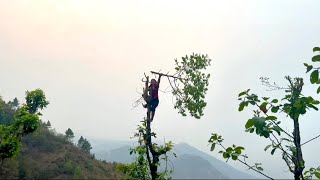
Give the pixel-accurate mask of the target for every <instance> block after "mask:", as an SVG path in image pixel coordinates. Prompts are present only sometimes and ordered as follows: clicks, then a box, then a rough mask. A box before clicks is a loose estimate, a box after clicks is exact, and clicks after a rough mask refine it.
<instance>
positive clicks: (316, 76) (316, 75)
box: [310, 70, 319, 84]
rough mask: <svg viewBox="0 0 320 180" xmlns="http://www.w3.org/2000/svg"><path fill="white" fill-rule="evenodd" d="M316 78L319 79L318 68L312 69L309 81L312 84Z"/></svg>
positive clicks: (316, 80) (315, 81)
mask: <svg viewBox="0 0 320 180" xmlns="http://www.w3.org/2000/svg"><path fill="white" fill-rule="evenodd" d="M318 80H319V71H318V70H314V71H312V73H311V75H310V82H311V83H312V84H314V83H317V82H318Z"/></svg>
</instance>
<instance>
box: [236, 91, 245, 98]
mask: <svg viewBox="0 0 320 180" xmlns="http://www.w3.org/2000/svg"><path fill="white" fill-rule="evenodd" d="M245 94H247V91H243V92H241V93H239V95H238V97H241V96H243V95H245Z"/></svg>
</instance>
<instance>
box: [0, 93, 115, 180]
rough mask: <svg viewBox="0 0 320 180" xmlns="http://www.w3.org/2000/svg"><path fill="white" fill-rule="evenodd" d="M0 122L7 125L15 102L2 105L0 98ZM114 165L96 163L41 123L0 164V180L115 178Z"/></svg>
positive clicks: (13, 110) (15, 107)
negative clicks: (18, 147)
mask: <svg viewBox="0 0 320 180" xmlns="http://www.w3.org/2000/svg"><path fill="white" fill-rule="evenodd" d="M0 100H1V101H0V102H1V104H0V121H1V126H2V127H4V125H3V124H6V125H10V124H12V123H13V122H14V121H15V120H14V117H13V116H14V114H15V111H16V110H17V109H18V104H19V103H18V101H17V100H16V99H15V100H14V101H13V102H15V103H13V102H8V103H6V102H5V101H3V100H2V99H0ZM115 166H116V164H115V163H107V162H105V161H104V162H102V161H98V160H96V159H95V157H94V155H92V154H90V153H88V152H87V151H84V150H83V149H81V148H79V147H77V146H76V145H74V144H73V143H72V142H70V139H68V138H67V136H66V135H63V134H59V133H57V132H55V130H53V129H51V127H50V123H44V122H41V124H40V126H39V128H38V129H37V130H36V131H35V132H34V133H32V134H29V135H27V136H24V137H23V138H22V146H21V147H20V152H19V153H18V154H17V155H16V156H15V157H13V158H11V159H4V160H3V162H2V165H1V171H0V172H1V175H0V178H1V179H17V178H19V179H72V178H75V179H116V178H117V179H118V178H120V174H119V173H117V172H116V171H115Z"/></svg>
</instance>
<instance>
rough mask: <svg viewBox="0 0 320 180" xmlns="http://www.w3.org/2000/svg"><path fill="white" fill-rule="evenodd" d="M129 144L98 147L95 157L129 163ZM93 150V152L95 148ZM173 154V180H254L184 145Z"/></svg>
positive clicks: (176, 148)
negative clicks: (103, 149)
mask: <svg viewBox="0 0 320 180" xmlns="http://www.w3.org/2000/svg"><path fill="white" fill-rule="evenodd" d="M129 144H132V143H128V144H127V145H124V146H121V147H117V148H115V149H112V150H109V151H101V147H100V148H99V147H98V149H100V151H99V152H97V153H96V157H97V158H98V159H103V160H106V161H111V162H112V161H115V162H119V163H130V162H132V161H133V160H134V158H135V156H130V154H129V149H130V147H131V146H129ZM93 148H94V149H93V152H95V147H93ZM173 152H174V153H176V154H177V158H175V157H174V156H173V155H169V156H170V157H169V159H170V161H171V162H172V166H173V168H174V169H173V170H174V171H173V173H172V177H173V178H174V179H256V177H252V176H250V175H248V174H246V173H244V172H241V171H239V170H237V169H235V168H233V167H232V166H230V165H228V164H227V163H225V162H223V161H220V160H218V159H216V158H214V157H213V156H211V155H209V154H206V153H204V152H202V151H200V150H198V149H196V148H194V147H192V146H190V145H188V144H186V143H180V144H177V145H175V147H174V150H173ZM163 168H164V167H162V169H163Z"/></svg>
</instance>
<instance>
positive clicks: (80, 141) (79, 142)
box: [77, 136, 84, 148]
mask: <svg viewBox="0 0 320 180" xmlns="http://www.w3.org/2000/svg"><path fill="white" fill-rule="evenodd" d="M83 142H84V138H83V137H82V136H81V137H80V138H79V140H78V144H77V146H78V147H79V148H81V147H82V145H83Z"/></svg>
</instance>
